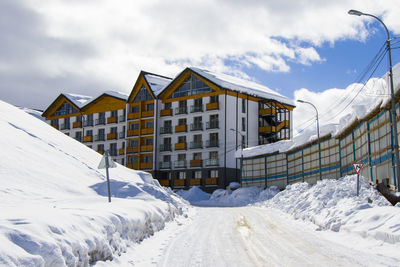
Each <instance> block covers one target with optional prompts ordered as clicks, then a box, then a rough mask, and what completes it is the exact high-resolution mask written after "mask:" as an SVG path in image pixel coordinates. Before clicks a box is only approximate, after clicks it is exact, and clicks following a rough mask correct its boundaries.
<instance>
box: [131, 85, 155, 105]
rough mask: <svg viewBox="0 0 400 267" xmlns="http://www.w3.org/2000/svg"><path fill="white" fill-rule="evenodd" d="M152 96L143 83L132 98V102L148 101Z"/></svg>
mask: <svg viewBox="0 0 400 267" xmlns="http://www.w3.org/2000/svg"><path fill="white" fill-rule="evenodd" d="M152 99H153V97H152V96H151V95H150V93H149V91H147V89H146V87H145V86H144V85H143V86H142V87H141V88H140V90H139V92H138V94H137V95H136V97H135V99H134V100H133V102H134V103H137V102H140V101H148V100H152Z"/></svg>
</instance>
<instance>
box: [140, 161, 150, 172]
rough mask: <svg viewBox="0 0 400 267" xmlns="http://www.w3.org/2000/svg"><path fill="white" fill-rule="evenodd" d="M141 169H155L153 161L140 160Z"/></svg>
mask: <svg viewBox="0 0 400 267" xmlns="http://www.w3.org/2000/svg"><path fill="white" fill-rule="evenodd" d="M140 169H141V170H144V169H153V162H140Z"/></svg>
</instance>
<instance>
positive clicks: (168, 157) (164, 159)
mask: <svg viewBox="0 0 400 267" xmlns="http://www.w3.org/2000/svg"><path fill="white" fill-rule="evenodd" d="M170 161H171V155H164V156H163V162H170Z"/></svg>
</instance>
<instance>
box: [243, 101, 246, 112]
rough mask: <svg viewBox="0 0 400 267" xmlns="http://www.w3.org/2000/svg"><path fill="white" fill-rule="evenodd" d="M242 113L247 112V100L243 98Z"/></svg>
mask: <svg viewBox="0 0 400 267" xmlns="http://www.w3.org/2000/svg"><path fill="white" fill-rule="evenodd" d="M242 113H246V100H245V99H242Z"/></svg>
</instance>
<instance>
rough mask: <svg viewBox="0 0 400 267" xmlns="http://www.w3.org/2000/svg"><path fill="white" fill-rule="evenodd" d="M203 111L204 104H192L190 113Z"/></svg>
mask: <svg viewBox="0 0 400 267" xmlns="http://www.w3.org/2000/svg"><path fill="white" fill-rule="evenodd" d="M195 112H203V105H193V106H190V113H195Z"/></svg>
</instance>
